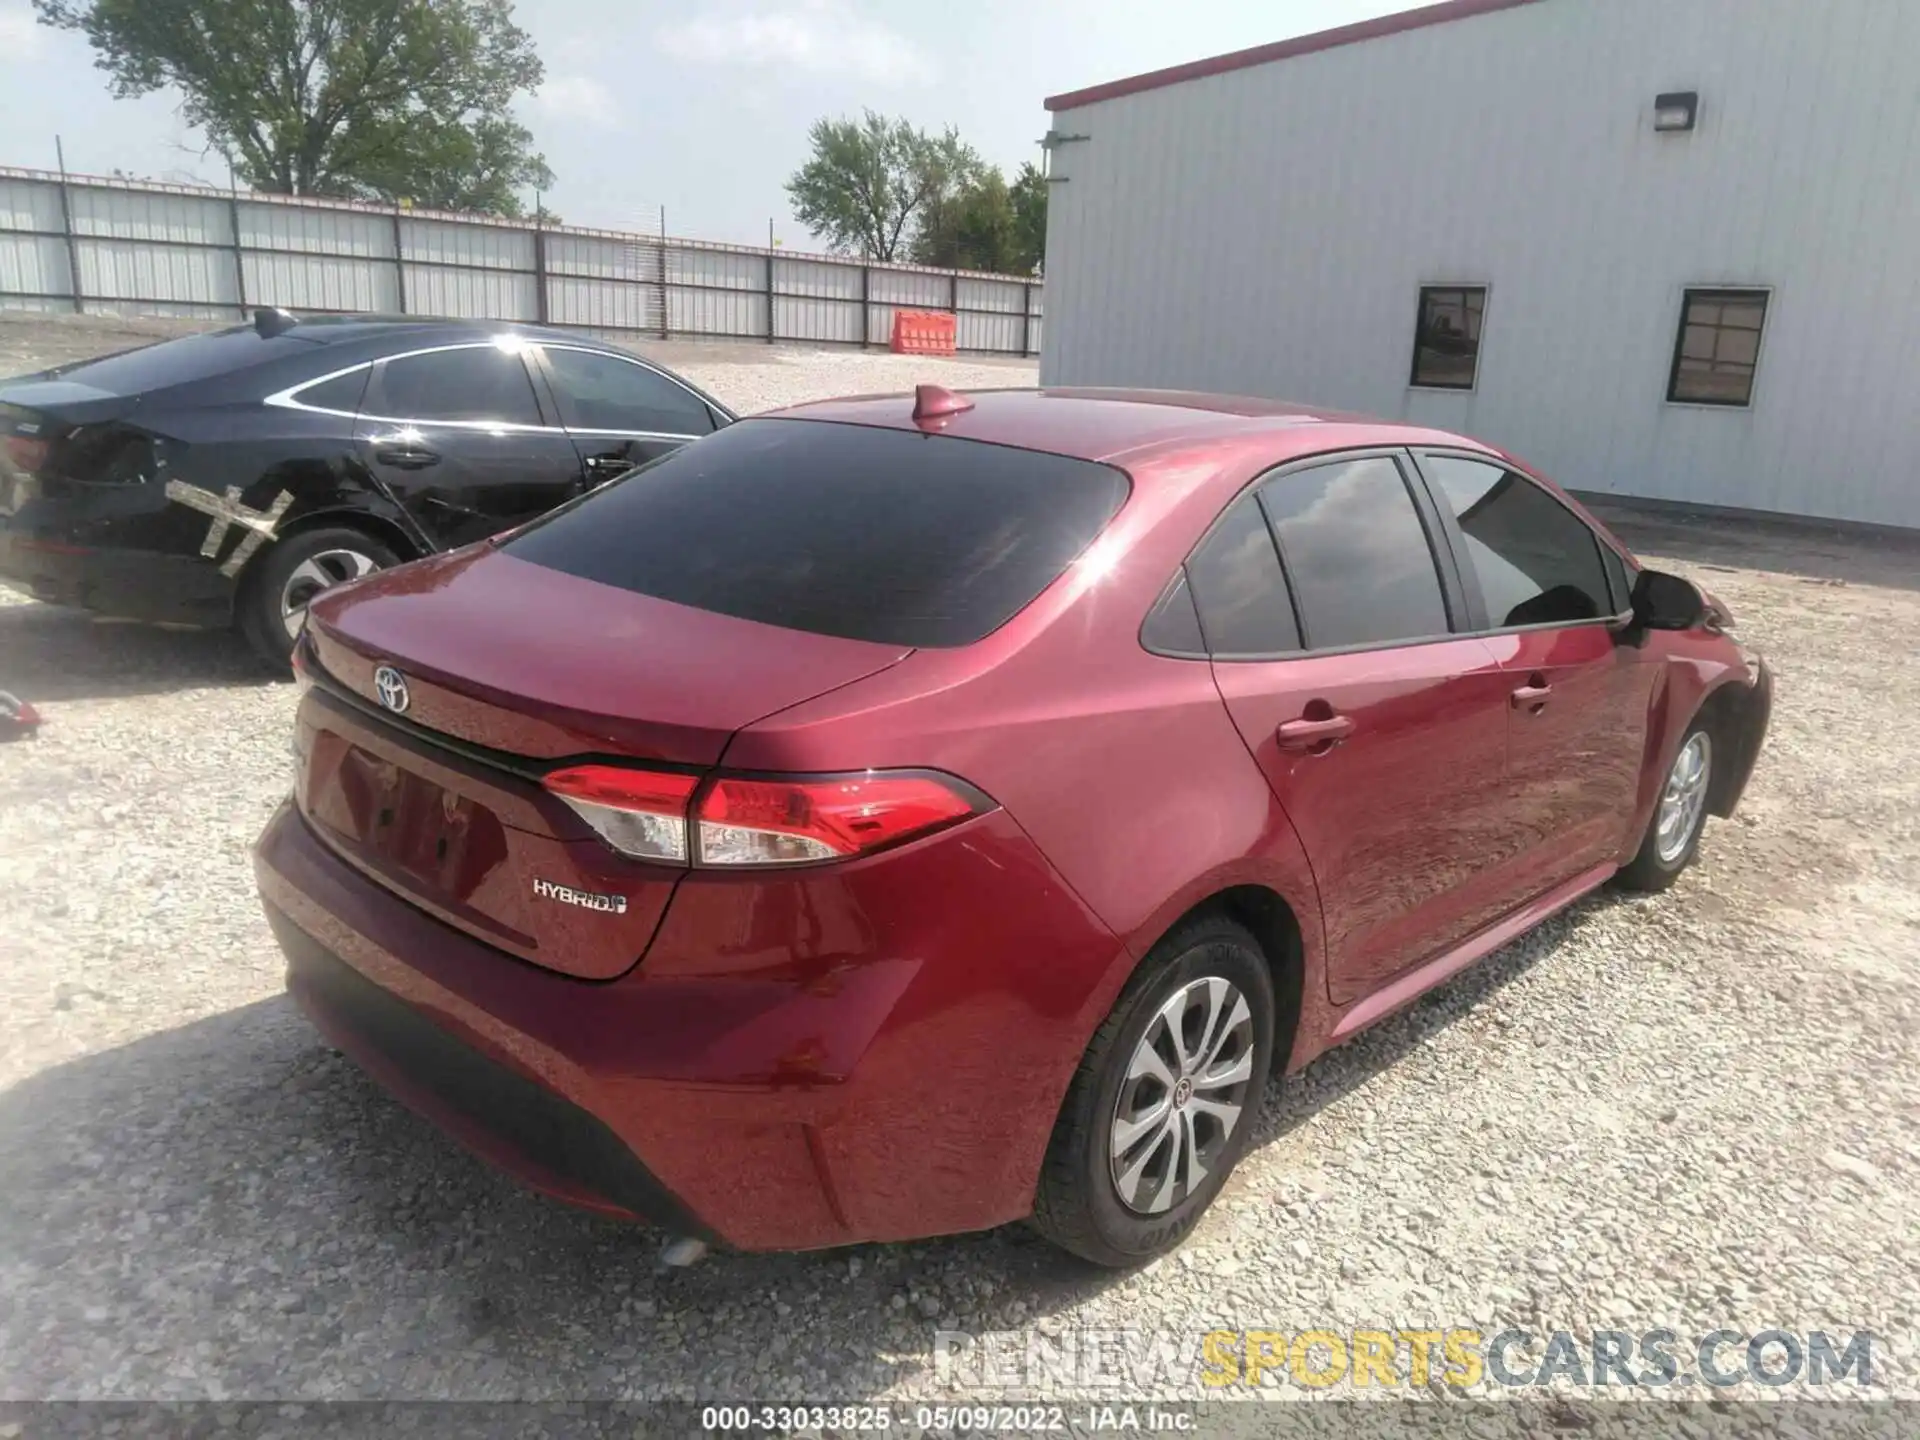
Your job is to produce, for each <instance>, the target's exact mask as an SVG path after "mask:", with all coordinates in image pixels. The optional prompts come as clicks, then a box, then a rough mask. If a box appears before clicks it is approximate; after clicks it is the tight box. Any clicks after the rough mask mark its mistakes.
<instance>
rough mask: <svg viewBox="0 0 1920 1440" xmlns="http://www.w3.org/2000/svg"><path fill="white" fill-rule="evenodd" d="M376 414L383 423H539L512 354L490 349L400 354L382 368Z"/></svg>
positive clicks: (522, 372) (523, 375) (524, 375)
mask: <svg viewBox="0 0 1920 1440" xmlns="http://www.w3.org/2000/svg"><path fill="white" fill-rule="evenodd" d="M377 403H378V407H379V413H380V415H381V417H382V418H384V419H388V420H426V421H431V420H469V421H486V420H491V421H493V422H494V423H495V424H499V425H538V424H539V423H540V406H539V404H538V403H537V402H536V401H535V400H534V398H533V382H532V381H531V380H530V379H528V378H527V367H526V365H525V364H524V363H523V362H522V361H521V359H520V357H519V356H518V355H517V354H514V353H513V352H511V351H507V350H502V349H500V348H499V347H498V346H494V345H476V346H470V347H468V348H466V349H463V350H431V351H428V352H427V353H426V354H424V355H403V356H401V357H399V358H398V359H395V360H389V361H387V362H386V363H385V364H384V365H383V366H382V367H381V376H380V382H379V400H378V402H377Z"/></svg>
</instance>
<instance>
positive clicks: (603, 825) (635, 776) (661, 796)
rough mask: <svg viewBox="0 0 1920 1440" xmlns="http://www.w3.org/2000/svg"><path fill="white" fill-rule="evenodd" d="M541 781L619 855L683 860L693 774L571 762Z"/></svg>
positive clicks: (697, 779)
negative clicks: (573, 763) (574, 763)
mask: <svg viewBox="0 0 1920 1440" xmlns="http://www.w3.org/2000/svg"><path fill="white" fill-rule="evenodd" d="M541 783H543V784H544V785H545V786H546V787H547V789H548V791H550V792H551V793H552V794H554V795H557V796H559V797H560V799H562V800H564V801H565V802H566V803H567V806H568V808H570V809H571V810H572V811H573V813H574V814H576V815H578V816H579V817H580V818H581V819H582V820H584V821H586V822H587V824H589V825H591V826H592V827H593V828H594V829H595V830H597V831H599V832H600V836H601V838H602V839H604V840H605V841H606V842H607V843H608V844H609V845H611V846H613V848H614V849H616V850H618V851H619V852H620V853H621V854H622V855H632V856H634V857H636V858H638V859H643V860H669V861H672V862H673V863H674V864H676V865H684V864H686V863H687V802H688V801H690V800H691V799H693V790H694V787H695V786H696V785H698V784H699V783H700V779H699V777H698V776H697V775H676V774H673V773H670V772H668V771H664V770H628V769H624V768H622V767H620V766H618V765H574V766H571V767H569V768H568V769H565V770H555V771H553V772H552V773H551V774H549V775H547V776H546V777H545V778H544V780H543V781H542V782H541Z"/></svg>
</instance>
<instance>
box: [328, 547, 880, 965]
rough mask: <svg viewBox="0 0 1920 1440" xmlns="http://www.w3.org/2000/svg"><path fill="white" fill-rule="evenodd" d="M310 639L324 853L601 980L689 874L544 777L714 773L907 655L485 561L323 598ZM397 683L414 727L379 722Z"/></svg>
mask: <svg viewBox="0 0 1920 1440" xmlns="http://www.w3.org/2000/svg"><path fill="white" fill-rule="evenodd" d="M308 634H309V637H310V640H311V642H312V653H313V658H314V660H315V662H316V668H317V669H318V670H319V671H321V672H322V674H321V675H320V676H319V677H317V678H318V679H319V682H320V683H318V684H316V685H315V687H314V688H313V689H311V690H310V691H309V692H308V694H307V695H306V697H305V699H304V700H303V702H302V704H301V708H300V714H299V719H298V722H297V726H296V739H295V747H296V753H297V754H298V756H299V765H298V768H299V775H300V779H299V782H298V786H297V790H298V796H299V801H300V806H301V810H302V812H303V813H304V814H305V815H306V816H307V817H308V819H309V820H310V821H311V822H312V823H313V824H314V826H315V828H316V829H317V830H318V831H319V833H320V834H321V835H322V837H323V838H325V839H326V840H327V841H328V843H329V844H330V845H331V846H332V847H333V848H334V849H335V850H336V851H337V852H338V853H340V854H341V855H342V856H343V857H344V858H345V859H347V860H348V861H349V862H350V863H352V864H354V865H355V866H357V867H358V868H359V869H360V870H361V871H363V872H364V873H365V874H367V875H369V876H371V877H372V878H374V879H375V880H377V881H379V882H380V883H381V884H383V885H385V886H386V887H387V888H389V889H391V890H393V891H394V892H395V893H396V894H398V895H400V896H402V897H404V898H405V899H407V900H409V901H410V902H412V903H413V904H415V905H418V906H419V907H421V908H422V909H425V910H427V911H429V912H430V913H432V914H434V915H437V916H438V917H439V918H441V919H442V920H444V921H446V922H447V923H448V924H451V925H455V926H458V927H459V928H460V929H462V930H465V931H466V932H467V933H469V934H471V935H474V936H475V937H477V938H479V939H481V940H483V941H485V942H486V943H488V944H490V945H494V946H496V947H498V948H500V949H502V950H506V951H508V952H509V953H511V954H514V955H517V956H519V957H520V958H522V959H524V960H528V961H531V962H533V963H535V964H539V965H543V966H546V967H548V968H550V969H554V970H559V971H562V972H564V973H567V974H570V975H577V976H581V977H583V978H590V979H610V978H612V977H614V976H617V975H620V974H623V973H625V971H627V970H628V969H630V968H631V967H632V966H633V965H634V963H635V962H636V961H638V960H639V958H640V956H641V954H642V953H643V952H644V951H645V949H646V947H647V944H648V942H649V941H650V940H651V938H652V935H653V932H654V930H655V928H656V927H657V925H658V923H659V920H660V917H661V915H662V914H663V913H664V911H665V908H666V905H667V902H668V900H670V899H671V898H672V895H673V890H674V887H675V886H676V885H677V884H678V882H679V879H680V877H681V876H683V875H684V874H685V873H686V872H685V870H684V869H683V868H682V867H679V866H675V865H671V864H666V863H656V862H651V861H642V860H635V859H632V858H629V857H627V856H624V855H621V854H620V853H618V852H617V851H615V850H614V849H613V848H612V847H610V846H609V845H607V844H606V842H605V841H604V840H602V839H601V838H600V836H599V835H597V834H596V833H594V831H593V830H592V829H591V827H589V826H588V825H587V824H586V822H585V821H584V820H582V819H581V818H580V817H579V816H578V815H576V814H575V813H574V812H573V811H572V810H570V809H569V808H568V807H567V806H566V805H565V804H564V803H563V802H562V801H560V800H559V799H557V798H555V797H554V796H552V795H550V794H548V793H547V792H546V790H545V789H544V788H542V786H541V784H540V778H539V777H540V775H541V773H542V772H544V771H546V770H548V769H552V768H556V762H561V761H568V760H580V759H583V758H586V757H590V756H591V757H598V758H601V759H605V758H608V757H612V758H616V759H624V760H634V761H639V762H643V763H650V764H654V765H658V766H662V767H665V768H671V769H675V770H680V771H699V770H704V769H707V768H709V767H711V766H713V765H715V764H716V763H717V762H718V761H719V759H720V757H721V754H722V753H723V752H724V750H725V749H726V746H727V743H728V741H729V740H730V739H731V738H732V736H733V735H734V733H735V732H736V731H738V730H740V729H741V728H743V727H744V726H747V725H750V724H752V723H753V722H754V721H756V720H759V719H762V718H764V717H765V716H767V715H770V714H772V713H774V712H775V711H778V710H783V709H785V708H787V707H788V706H790V705H794V704H797V703H799V702H800V701H803V700H808V699H811V698H813V697H815V696H817V695H820V694H823V693H825V692H827V691H829V690H833V689H836V688H838V687H840V686H842V685H846V684H850V683H852V682H853V681H856V680H859V679H862V678H863V677H865V676H868V675H871V674H874V673H876V672H878V671H880V670H883V669H886V668H887V667H888V666H890V665H893V664H895V663H896V662H898V661H899V660H900V659H902V658H903V657H904V656H905V655H907V654H908V653H910V651H908V650H907V649H905V648H903V647H900V646H892V645H877V644H871V643H868V642H865V641H855V640H843V639H837V638H834V637H829V636H819V635H812V634H805V633H802V632H798V631H792V630H785V629H780V628H777V627H774V626H769V625H761V624H756V623H754V622H752V621H746V620H738V619H735V618H733V617H730V616H725V615H716V614H711V613H709V612H706V611H702V610H694V609H690V608H688V607H686V606H681V605H675V604H672V603H670V602H667V601H662V600H656V599H652V598H650V597H648V596H644V595H638V594H634V593H632V592H630V591H626V590H620V589H616V588H613V587H610V586H605V585H600V584H597V583H596V582H593V581H589V580H579V579H575V578H573V577H571V576H567V575H563V574H561V573H559V572H557V571H553V570H548V569H546V568H545V567H543V566H538V565H533V564H530V563H528V562H526V561H521V560H516V559H513V558H512V557H510V556H506V555H502V554H500V553H498V552H497V551H495V550H494V549H493V548H492V547H491V546H485V545H483V546H479V547H475V548H472V549H469V550H466V551H461V552H456V553H454V554H452V555H446V556H440V557H436V558H434V559H430V560H425V561H422V562H420V563H418V564H415V565H409V566H405V567H402V568H400V569H398V570H392V571H387V572H385V573H383V574H380V575H376V576H372V577H370V578H369V579H368V580H366V581H364V582H361V583H359V584H355V585H352V586H349V587H345V588H344V589H343V590H341V591H336V592H333V593H330V594H328V595H326V596H324V597H322V598H321V599H320V600H319V601H317V602H315V604H314V606H313V607H312V609H311V611H310V612H309V617H308ZM382 666H390V667H392V668H393V669H394V670H396V671H397V672H399V674H400V675H401V676H402V677H403V679H404V683H405V687H406V699H405V702H404V709H403V710H401V711H399V712H398V713H395V712H393V711H391V709H390V708H383V704H382V701H381V699H380V692H379V690H378V688H377V686H376V684H375V681H374V672H375V671H376V670H377V669H379V668H380V667H382ZM336 692H337V693H336ZM393 698H394V695H393V690H392V686H391V685H389V693H388V700H389V701H391V700H392V699H393Z"/></svg>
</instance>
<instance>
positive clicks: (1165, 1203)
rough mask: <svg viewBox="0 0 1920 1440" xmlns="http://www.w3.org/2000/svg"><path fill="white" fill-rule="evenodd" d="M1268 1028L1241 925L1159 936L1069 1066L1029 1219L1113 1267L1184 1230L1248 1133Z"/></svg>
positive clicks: (1262, 983)
mask: <svg viewBox="0 0 1920 1440" xmlns="http://www.w3.org/2000/svg"><path fill="white" fill-rule="evenodd" d="M1273 1026H1274V999H1273V977H1272V975H1271V974H1270V972H1269V971H1268V969H1267V962H1266V956H1265V955H1264V954H1263V953H1262V952H1261V950H1260V947H1259V945H1258V943H1257V942H1255V940H1254V938H1253V936H1252V935H1250V934H1248V933H1247V931H1246V930H1244V929H1243V928H1242V927H1241V926H1239V925H1237V924H1235V923H1234V922H1233V921H1231V920H1229V919H1227V918H1225V917H1224V916H1220V915H1205V916H1200V917H1198V918H1196V919H1193V920H1190V921H1188V922H1186V923H1185V924H1183V925H1181V926H1180V927H1179V928H1178V929H1176V930H1175V931H1173V932H1172V933H1171V934H1169V935H1167V936H1166V937H1165V938H1164V939H1163V940H1161V942H1160V943H1159V944H1158V945H1156V946H1155V947H1154V948H1153V951H1152V953H1150V954H1149V955H1148V956H1147V958H1146V961H1145V962H1144V963H1143V964H1142V965H1141V966H1140V969H1139V971H1138V972H1137V973H1136V974H1135V975H1134V977H1133V978H1132V979H1131V980H1130V981H1129V982H1128V983H1127V987H1126V989H1125V990H1123V991H1122V992H1121V994H1120V998H1119V999H1118V1000H1117V1001H1115V1002H1114V1006H1113V1011H1112V1013H1111V1014H1109V1015H1108V1016H1107V1018H1106V1020H1105V1021H1104V1022H1103V1023H1102V1024H1101V1026H1100V1028H1099V1029H1098V1030H1096V1031H1095V1032H1094V1035H1093V1040H1092V1042H1091V1043H1090V1044H1089V1045H1088V1046H1087V1053H1086V1055H1085V1056H1084V1057H1083V1058H1082V1059H1081V1061H1080V1068H1079V1069H1078V1070H1077V1071H1076V1072H1075V1073H1074V1077H1073V1082H1072V1084H1071V1085H1070V1086H1069V1087H1068V1090H1067V1098H1066V1102H1065V1104H1063V1105H1062V1106H1061V1108H1060V1118H1059V1119H1058V1120H1057V1121H1055V1123H1054V1130H1053V1139H1052V1141H1051V1143H1050V1144H1049V1146H1048V1148H1047V1158H1046V1163H1045V1165H1044V1166H1043V1167H1042V1169H1041V1174H1040V1184H1039V1188H1038V1190H1037V1192H1036V1194H1035V1196H1034V1206H1033V1219H1032V1224H1033V1226H1034V1228H1035V1229H1037V1230H1038V1231H1039V1232H1040V1233H1041V1234H1042V1235H1044V1236H1046V1237H1047V1239H1049V1240H1051V1241H1053V1243H1054V1244H1056V1245H1059V1246H1060V1247H1062V1248H1063V1249H1066V1250H1070V1251H1072V1252H1073V1253H1074V1254H1075V1255H1078V1256H1080V1257H1081V1258H1082V1259H1085V1260H1090V1261H1092V1262H1093V1263H1094V1264H1096V1265H1104V1266H1109V1267H1114V1268H1119V1267H1123V1266H1129V1265H1139V1264H1142V1263H1144V1262H1146V1261H1148V1260H1152V1259H1154V1258H1155V1257H1156V1256H1159V1255H1164V1254H1165V1253H1166V1252H1167V1251H1169V1250H1171V1249H1173V1248H1174V1247H1175V1246H1176V1245H1178V1244H1179V1243H1180V1242H1181V1241H1182V1240H1184V1239H1186V1237H1187V1235H1188V1233H1189V1232H1190V1231H1191V1230H1192V1229H1193V1227H1194V1225H1195V1224H1196V1223H1198V1221H1199V1219H1200V1217H1201V1215H1202V1214H1204V1213H1205V1212H1206V1209H1207V1207H1208V1206H1209V1205H1211V1204H1212V1203H1213V1201H1214V1197H1216V1196H1217V1195H1218V1194H1219V1193H1220V1190H1221V1187H1222V1186H1224V1185H1225V1184H1226V1182H1227V1176H1228V1175H1230V1174H1231V1173H1232V1172H1233V1167H1234V1166H1235V1165H1236V1164H1237V1163H1239V1160H1240V1157H1241V1156H1242V1155H1243V1154H1245V1153H1246V1149H1247V1145H1248V1144H1249V1142H1250V1141H1251V1139H1252V1136H1253V1131H1254V1127H1255V1125H1256V1123H1257V1122H1258V1119H1259V1113H1260V1103H1261V1100H1262V1098H1263V1097H1264V1094H1265V1091H1266V1082H1267V1076H1268V1073H1269V1071H1270V1068H1271V1066H1272V1061H1273ZM1183 1057H1185V1063H1182V1059H1183ZM1229 1112H1231V1118H1230V1119H1229V1118H1227V1117H1228V1115H1229Z"/></svg>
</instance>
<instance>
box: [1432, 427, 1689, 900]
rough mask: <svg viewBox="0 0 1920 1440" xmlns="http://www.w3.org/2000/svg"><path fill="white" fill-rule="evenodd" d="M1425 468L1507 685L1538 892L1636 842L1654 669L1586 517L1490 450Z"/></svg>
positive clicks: (1522, 867)
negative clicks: (1629, 638) (1627, 624)
mask: <svg viewBox="0 0 1920 1440" xmlns="http://www.w3.org/2000/svg"><path fill="white" fill-rule="evenodd" d="M1420 465H1421V468H1422V469H1423V470H1424V471H1425V472H1426V474H1427V478H1428V479H1429V480H1430V481H1431V482H1432V490H1433V494H1434V498H1435V500H1436V501H1437V502H1438V503H1439V505H1440V506H1441V507H1442V509H1443V520H1444V521H1445V523H1447V524H1448V526H1449V528H1450V529H1451V532H1452V534H1453V535H1454V537H1455V549H1456V551H1457V552H1459V553H1460V556H1461V566H1460V568H1461V571H1462V575H1461V578H1462V580H1463V582H1464V583H1465V586H1466V588H1467V591H1468V601H1469V604H1470V605H1472V606H1473V607H1475V609H1476V611H1477V613H1478V614H1479V616H1480V617H1481V622H1480V627H1479V628H1483V629H1485V630H1487V631H1490V632H1493V633H1491V634H1490V635H1489V636H1488V640H1487V644H1488V645H1489V646H1490V647H1491V648H1492V649H1493V651H1494V652H1495V654H1496V655H1497V656H1498V657H1499V660H1500V665H1501V669H1502V671H1503V672H1504V673H1505V675H1506V677H1507V679H1508V682H1509V684H1508V691H1509V712H1508V722H1507V723H1508V729H1507V785H1508V789H1509V791H1510V793H1511V795H1512V802H1513V803H1512V817H1513V826H1514V831H1515V835H1516V843H1517V845H1518V846H1519V847H1520V849H1519V856H1518V863H1519V868H1518V872H1517V874H1516V881H1517V883H1518V884H1519V886H1520V887H1521V888H1522V889H1524V890H1525V891H1527V892H1528V894H1529V896H1531V895H1534V894H1538V893H1540V892H1542V891H1545V890H1548V889H1550V888H1552V887H1553V886H1554V885H1556V884H1559V883H1560V882H1562V881H1564V880H1568V879H1571V878H1572V877H1574V876H1575V875H1578V874H1580V873H1582V872H1583V871H1587V870H1591V869H1592V868H1594V867H1595V866H1597V865H1602V864H1606V863H1609V862H1610V861H1612V860H1614V859H1615V858H1617V857H1618V855H1619V854H1620V852H1621V850H1622V849H1623V848H1625V847H1626V844H1627V840H1628V834H1627V830H1628V827H1629V826H1630V825H1631V824H1632V821H1633V812H1634V805H1635V800H1636V798H1637V793H1638V787H1639V780H1640V771H1641V767H1642V764H1643V762H1644V757H1645V750H1646V743H1647V725H1648V705H1649V702H1650V699H1651V695H1652V689H1653V679H1654V673H1655V671H1654V667H1653V666H1652V665H1649V664H1644V663H1642V660H1641V652H1640V650H1638V649H1637V648H1636V647H1634V646H1632V645H1626V644H1622V643H1621V638H1620V637H1621V630H1622V628H1623V622H1624V620H1625V615H1624V614H1623V613H1616V612H1625V611H1627V610H1628V609H1629V608H1630V607H1629V604H1628V600H1627V596H1626V595H1625V594H1624V593H1621V594H1614V593H1612V592H1613V590H1615V589H1622V588H1623V587H1622V586H1621V585H1620V583H1619V582H1618V580H1615V581H1613V582H1611V583H1610V581H1609V576H1608V567H1607V566H1606V564H1605V563H1604V556H1603V551H1602V546H1603V545H1604V544H1605V542H1604V541H1603V540H1601V538H1600V537H1599V536H1598V535H1596V534H1595V533H1594V531H1593V529H1592V528H1591V527H1590V526H1589V525H1588V524H1587V523H1586V521H1584V520H1582V519H1581V518H1580V517H1579V516H1578V515H1576V514H1575V513H1574V512H1573V511H1572V510H1570V509H1568V508H1567V507H1566V506H1565V505H1564V504H1562V503H1561V502H1560V500H1559V499H1558V498H1557V497H1555V496H1554V495H1553V494H1552V493H1551V492H1550V491H1548V490H1547V489H1546V488H1545V487H1544V486H1541V485H1537V484H1535V483H1534V482H1533V481H1532V480H1530V479H1529V478H1527V477H1526V476H1524V475H1522V474H1520V473H1519V472H1518V471H1516V470H1513V469H1510V468H1508V467H1506V466H1503V465H1499V464H1496V463H1492V462H1489V461H1488V460H1486V459H1483V458H1478V459H1477V458H1472V457H1469V456H1465V455H1450V454H1445V453H1426V454H1423V455H1422V456H1421V457H1420ZM1615 568H1616V569H1617V568H1618V567H1615Z"/></svg>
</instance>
